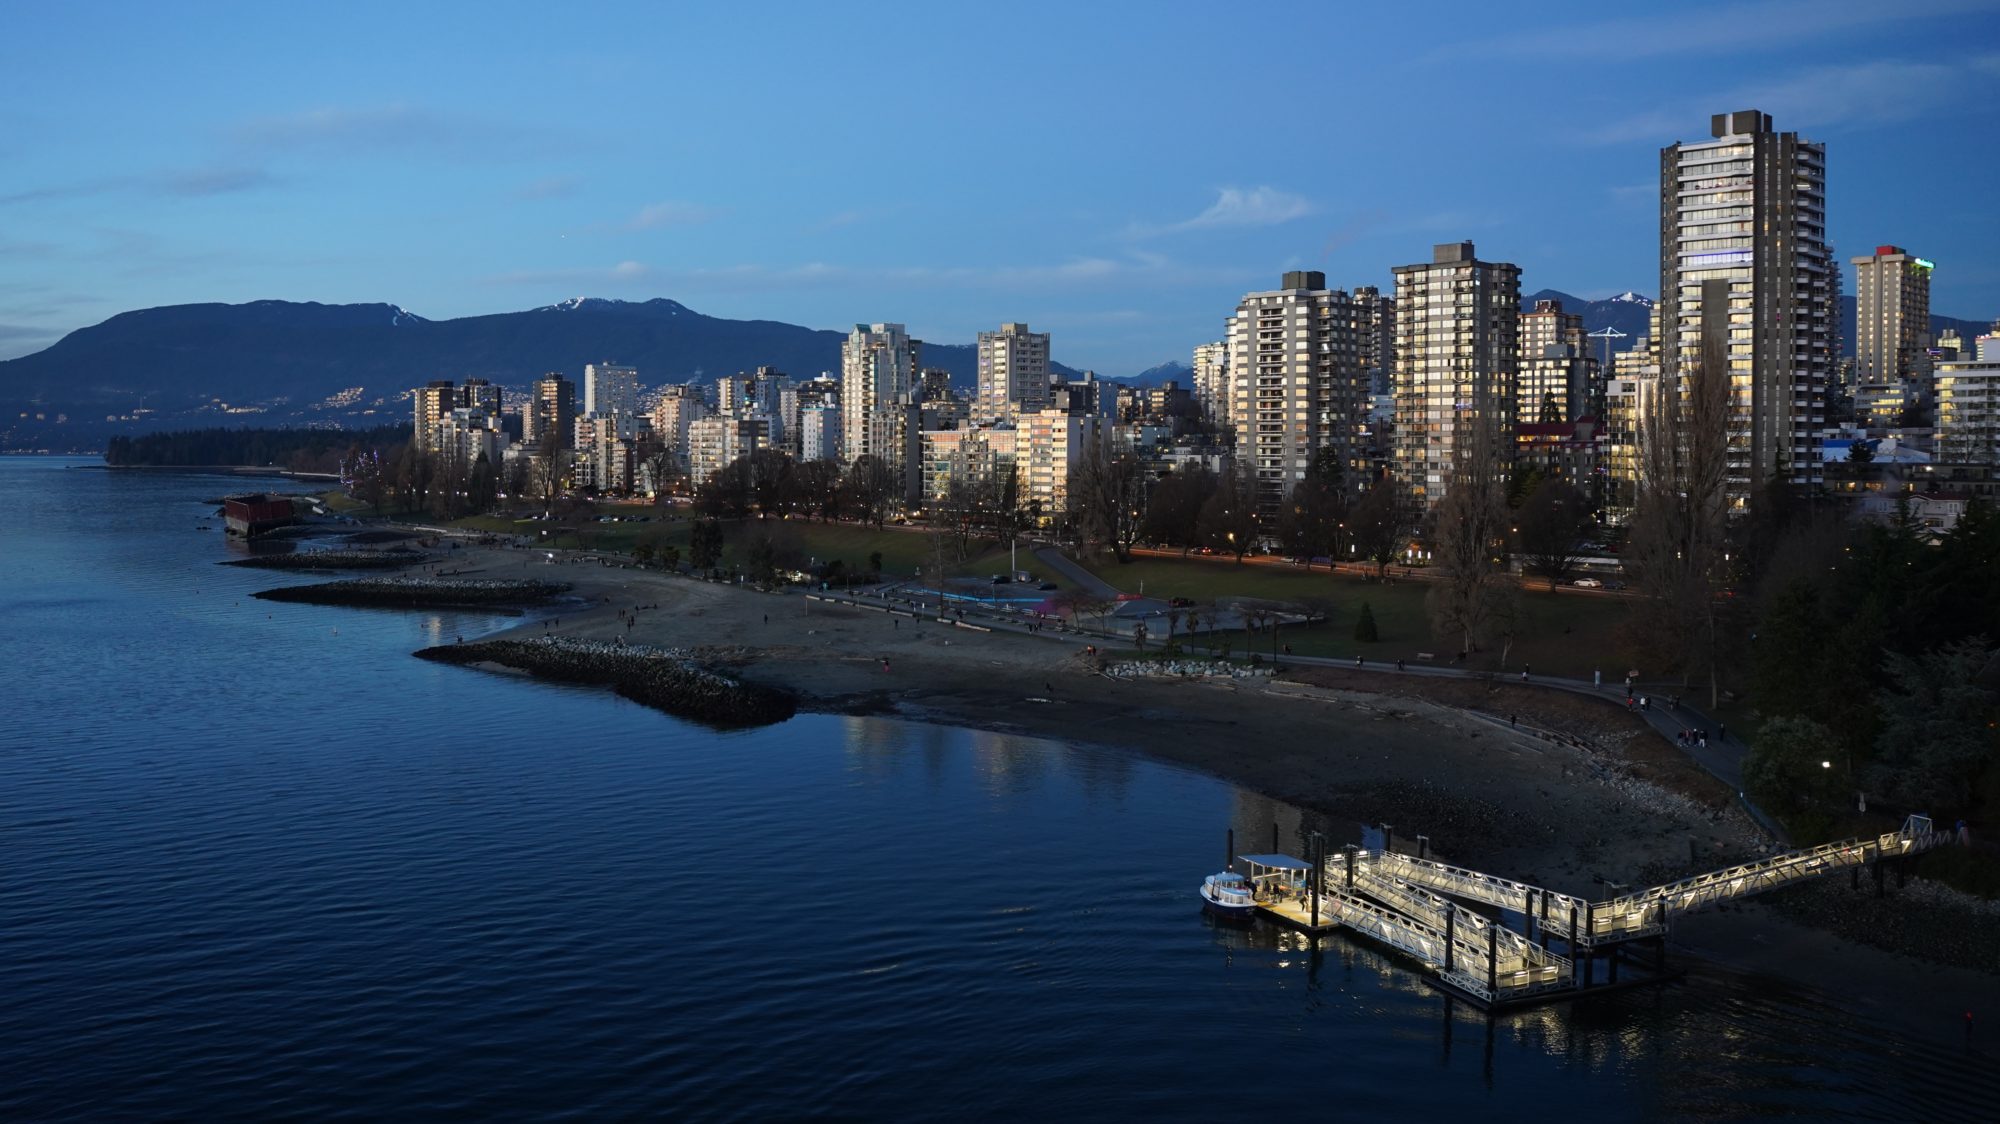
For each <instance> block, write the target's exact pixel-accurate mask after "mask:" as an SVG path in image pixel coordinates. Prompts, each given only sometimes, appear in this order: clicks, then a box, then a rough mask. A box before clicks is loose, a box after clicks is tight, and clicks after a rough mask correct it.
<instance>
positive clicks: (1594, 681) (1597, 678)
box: [1590, 667, 1604, 687]
mask: <svg viewBox="0 0 2000 1124" xmlns="http://www.w3.org/2000/svg"><path fill="white" fill-rule="evenodd" d="M1590 685H1591V686H1593V687H1602V686H1604V669H1603V668H1601V667H1600V668H1598V669H1597V670H1595V671H1593V672H1591V673H1590Z"/></svg>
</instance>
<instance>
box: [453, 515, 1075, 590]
mask: <svg viewBox="0 0 2000 1124" xmlns="http://www.w3.org/2000/svg"><path fill="white" fill-rule="evenodd" d="M593 512H594V514H593V515H592V517H591V518H592V519H594V518H595V517H596V515H623V516H628V517H629V516H633V515H649V516H651V517H652V518H651V521H650V522H646V523H637V522H619V523H597V522H581V523H577V524H573V525H569V526H564V525H560V524H554V523H549V522H544V521H542V520H539V519H515V518H513V517H512V516H508V515H474V516H469V517H467V518H465V519H460V520H458V521H456V522H455V523H453V524H452V526H454V527H461V528H464V529H466V530H473V531H492V532H497V533H500V534H520V535H529V536H532V537H534V538H536V539H538V540H540V541H542V542H543V543H545V544H546V545H549V546H553V547H557V548H559V549H584V550H604V551H614V552H617V553H623V554H629V553H631V552H632V548H633V547H635V546H637V545H638V544H639V543H640V542H646V543H649V544H651V545H652V547H653V548H654V549H655V550H659V549H662V548H665V547H669V546H671V547H676V548H678V549H679V550H680V552H681V556H682V557H683V558H685V557H686V556H687V550H688V540H689V538H690V536H691V534H692V532H693V529H694V521H693V519H692V518H690V517H688V516H687V515H686V514H685V513H684V512H680V511H673V510H669V509H663V508H657V507H637V506H634V505H631V504H600V505H597V507H595V508H594V509H593ZM762 530H770V531H773V532H774V533H776V534H777V535H779V536H780V537H781V538H789V539H790V540H791V541H792V542H793V543H795V544H796V546H797V548H798V549H799V550H800V551H802V552H803V553H804V554H805V557H806V559H808V560H810V561H812V562H815V563H819V564H824V563H826V562H829V561H832V560H833V559H836V558H837V559H839V560H841V561H842V562H844V563H846V564H847V569H848V571H849V572H855V573H860V572H866V571H867V569H868V556H869V555H870V554H873V553H875V552H877V551H879V552H881V555H882V570H883V573H884V575H885V576H887V577H889V578H909V577H914V576H915V575H916V574H917V573H918V571H919V570H926V571H927V570H929V569H931V567H932V565H933V562H934V557H933V556H934V549H935V548H934V547H933V545H932V540H931V535H930V533H929V532H928V531H922V530H918V531H910V530H902V529H897V528H890V527H882V528H876V527H869V526H863V525H860V524H854V523H817V522H808V521H806V520H802V519H788V520H758V519H746V520H742V521H732V520H725V521H724V522H723V524H722V557H723V564H724V565H725V566H727V565H729V564H731V563H741V561H742V558H743V552H744V551H745V550H746V549H747V544H748V542H749V539H750V536H751V535H753V534H755V533H756V532H758V531H762ZM544 531H546V532H548V535H547V536H544V535H543V532H544ZM944 549H945V559H944V562H945V572H946V573H947V574H949V575H951V576H953V577H969V576H977V577H984V576H987V575H989V574H999V573H1005V572H1006V571H1007V568H1008V565H1007V559H1008V555H1007V548H1006V545H1005V544H999V545H995V544H994V543H992V542H991V541H986V540H974V541H973V542H972V543H971V544H970V550H969V552H968V555H967V557H966V558H965V560H964V561H959V560H958V559H957V558H956V557H955V555H956V553H957V551H956V546H955V544H954V543H953V542H952V541H951V540H949V539H947V540H946V542H945V548H944ZM1020 559H1021V564H1022V566H1023V567H1025V568H1029V569H1033V563H1034V555H1032V554H1030V553H1027V552H1026V551H1025V550H1024V551H1023V552H1022V553H1021V555H1020ZM1044 577H1046V578H1047V580H1049V581H1054V582H1057V583H1058V584H1061V579H1060V577H1059V576H1056V575H1044Z"/></svg>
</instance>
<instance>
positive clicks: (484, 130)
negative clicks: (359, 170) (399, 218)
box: [230, 102, 573, 160]
mask: <svg viewBox="0 0 2000 1124" xmlns="http://www.w3.org/2000/svg"><path fill="white" fill-rule="evenodd" d="M230 139H231V140H233V141H234V142H235V143H236V144H237V145H239V146H241V147H243V148H247V149H250V150H253V151H260V152H271V151H310V150H317V151H331V152H342V153H348V154H357V153H394V154H399V155H414V156H423V157H430V158H435V159H441V160H468V159H483V160H522V159H528V158H532V157H539V156H546V155H549V154H551V153H554V152H560V151H565V150H568V149H569V148H571V147H573V146H572V144H571V139H572V138H571V137H570V136H569V135H568V134H566V133H562V132H559V131H557V130H553V129H548V128H544V127H542V126H539V125H532V124H526V123H522V122H504V121H494V120H489V119H486V118H482V117H475V116H471V115H468V114H462V113H451V112H445V111H440V110H435V109H430V108H427V107H425V106H419V105H410V104H407V103H403V102H392V103H390V104H387V105H371V106H322V107H319V108H317V109H307V110H302V111H300V112H297V113H285V114H277V115H273V116H268V117H258V118H253V119H251V120H248V121H245V122H243V123H241V124H239V125H237V126H236V127H235V128H234V129H233V130H231V132H230Z"/></svg>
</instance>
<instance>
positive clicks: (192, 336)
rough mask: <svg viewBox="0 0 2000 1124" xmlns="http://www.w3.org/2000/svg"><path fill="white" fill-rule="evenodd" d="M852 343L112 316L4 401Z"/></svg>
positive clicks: (342, 312) (610, 312) (737, 365)
mask: <svg viewBox="0 0 2000 1124" xmlns="http://www.w3.org/2000/svg"><path fill="white" fill-rule="evenodd" d="M845 339H846V333H844V332H837V331H832V330H827V329H816V328H806V327H802V326H800V325H796V324H787V323H784V322H782V321H776V320H730V319H726V318H722V317H715V316H708V315H706V314H704V313H700V312H696V311H695V310H693V309H691V308H688V307H687V306H686V305H684V304H682V303H680V302H679V301H676V300H672V299H669V298H665V297H655V298H653V299H651V300H647V301H621V300H610V299H606V298H601V297H575V298H571V299H569V300H566V301H562V302H559V303H557V304H553V305H543V306H540V307H538V308H531V309H525V310H521V311H515V312H495V313H483V314H479V315H474V316H463V317H456V318H453V319H448V320H430V319H427V318H425V317H423V316H421V315H419V314H417V313H413V312H411V311H409V310H408V309H406V308H403V307H402V306H400V305H396V304H388V303H380V302H375V303H364V304H322V303H319V302H317V301H280V300H259V301H249V302H245V303H241V304H225V303H220V302H207V303H198V304H184V305H163V306H159V307H155V308H144V309H134V310H131V311H128V312H121V313H118V314H117V315H115V316H112V317H110V318H108V319H106V320H103V321H101V322H99V323H97V324H94V325H90V326H88V327H84V328H79V329H77V330H76V331H73V332H71V333H69V334H68V335H65V336H64V337H63V338H62V339H60V340H57V341H56V342H55V343H54V344H51V345H50V346H48V347H46V348H44V349H42V350H41V351H38V352H35V353H33V354H30V355H24V356H20V357H19V358H15V359H9V360H4V361H0V403H5V404H9V405H13V404H18V403H36V404H48V405H53V406H57V407H76V408H84V407H117V408H130V407H131V406H133V405H134V404H135V403H137V402H138V401H139V400H141V399H145V400H150V401H151V402H152V403H153V405H155V406H156V407H160V406H168V405H178V406H183V407H185V406H190V405H193V404H196V403H202V402H208V401H210V400H212V399H217V398H219V399H222V400H225V401H229V402H243V403H268V402H274V401H278V400H287V401H290V402H294V403H296V402H303V401H312V400H317V399H321V398H324V397H326V396H329V395H332V394H336V393H339V392H341V391H343V390H347V389H348V388H351V387H361V388H363V390H364V397H369V398H392V397H394V396H396V395H398V394H400V393H402V392H404V391H406V390H408V389H410V388H411V387H414V386H420V385H422V384H423V383H425V382H428V381H430V380H432V379H443V378H449V379H454V380H456V379H463V378H468V377H478V378H486V379H489V380H491V381H493V382H496V383H500V384H503V385H509V386H522V385H525V384H526V383H528V382H529V381H530V380H532V379H535V378H538V377H540V376H541V375H542V374H544V373H546V372H548V371H560V372H562V373H563V374H565V375H568V376H569V377H571V378H577V379H580V378H581V377H582V374H583V366H584V364H586V363H592V362H618V363H622V364H626V365H629V366H633V367H637V368H638V369H639V371H640V377H641V379H642V380H643V381H645V382H646V383H649V384H657V383H662V382H684V381H688V380H689V379H694V378H718V377H721V376H722V375H725V374H728V373H730V372H733V371H737V370H749V369H751V368H754V367H758V366H772V367H776V368H778V369H779V370H781V371H785V372H786V373H788V374H791V375H794V376H798V377H810V376H813V375H816V374H818V373H820V372H821V371H829V370H832V371H837V370H839V368H840V347H841V343H842V341H843V340H845ZM921 361H922V363H923V365H924V366H927V367H941V368H944V369H945V370H948V371H950V372H951V373H952V376H953V381H954V382H956V383H958V385H961V386H965V385H970V383H971V381H972V378H973V375H974V368H975V365H976V356H975V349H974V347H973V345H971V344H952V343H933V342H926V343H925V344H924V347H923V353H922V355H921ZM1051 366H1053V367H1054V368H1055V369H1056V370H1058V371H1060V372H1062V373H1064V374H1067V375H1075V374H1079V373H1080V372H1078V371H1076V370H1074V369H1073V368H1070V367H1067V366H1064V365H1062V364H1059V363H1057V364H1051Z"/></svg>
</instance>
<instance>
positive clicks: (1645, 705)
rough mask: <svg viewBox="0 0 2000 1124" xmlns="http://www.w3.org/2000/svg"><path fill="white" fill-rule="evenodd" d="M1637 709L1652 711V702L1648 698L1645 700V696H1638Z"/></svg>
mask: <svg viewBox="0 0 2000 1124" xmlns="http://www.w3.org/2000/svg"><path fill="white" fill-rule="evenodd" d="M1639 709H1640V710H1651V709H1653V700H1652V699H1650V698H1647V697H1646V696H1645V695H1640V696H1639Z"/></svg>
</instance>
